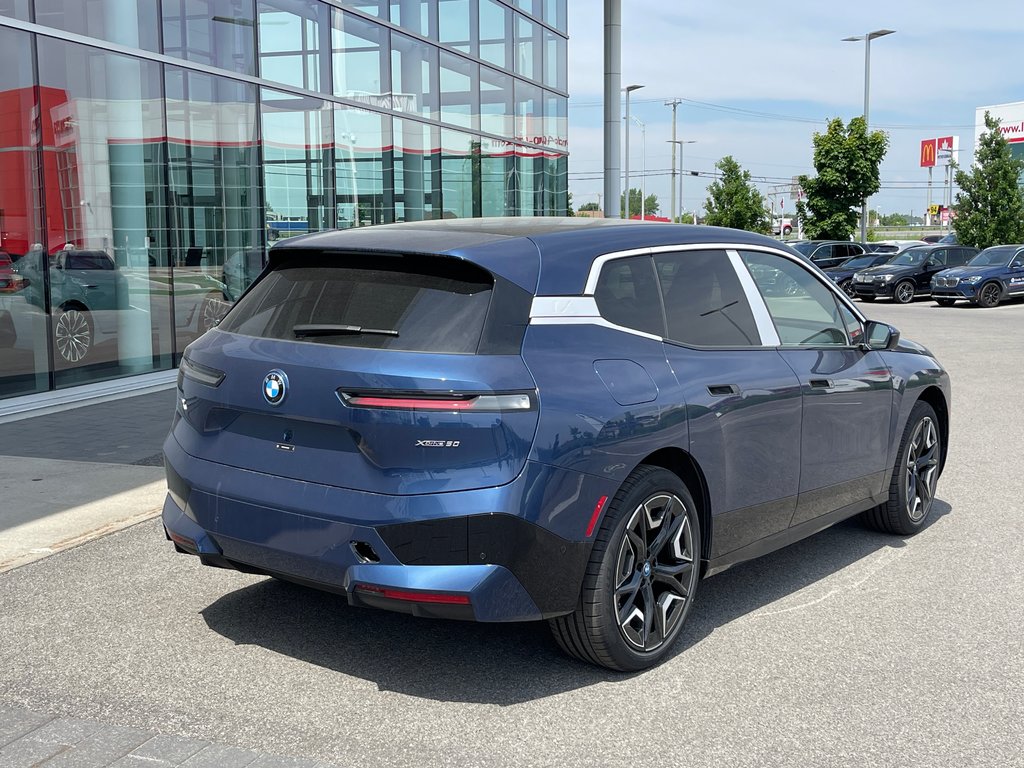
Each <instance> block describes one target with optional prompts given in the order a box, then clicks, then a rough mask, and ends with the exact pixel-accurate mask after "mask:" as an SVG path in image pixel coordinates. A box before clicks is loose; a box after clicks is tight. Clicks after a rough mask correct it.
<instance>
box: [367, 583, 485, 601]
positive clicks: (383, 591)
mask: <svg viewBox="0 0 1024 768" xmlns="http://www.w3.org/2000/svg"><path fill="white" fill-rule="evenodd" d="M355 590H356V592H367V593H369V594H371V595H375V596H377V597H385V598H387V599H388V600H404V601H406V602H410V603H436V604H440V605H469V597H468V596H467V595H453V594H450V593H446V592H408V591H406V590H404V589H391V588H389V587H378V586H376V585H374V584H356V586H355Z"/></svg>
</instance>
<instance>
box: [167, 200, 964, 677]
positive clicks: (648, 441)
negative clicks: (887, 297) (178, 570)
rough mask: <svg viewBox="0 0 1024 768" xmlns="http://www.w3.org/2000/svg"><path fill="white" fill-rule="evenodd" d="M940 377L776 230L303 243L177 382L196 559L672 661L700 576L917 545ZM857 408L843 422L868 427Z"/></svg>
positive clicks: (945, 422)
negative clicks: (864, 539) (875, 544)
mask: <svg viewBox="0 0 1024 768" xmlns="http://www.w3.org/2000/svg"><path fill="white" fill-rule="evenodd" d="M949 407H950V384H949V378H948V376H947V374H946V372H945V371H944V370H943V368H942V366H941V365H940V364H939V363H938V362H937V361H936V360H935V358H934V357H933V356H932V355H931V354H930V353H929V352H928V351H927V350H926V349H924V348H923V347H921V346H919V345H917V344H914V343H912V342H908V341H905V340H901V339H900V335H899V332H898V331H896V330H895V329H894V328H892V327H890V326H888V325H884V324H881V323H876V322H871V321H868V320H866V319H865V318H864V317H863V315H861V314H860V312H859V310H858V308H857V307H856V306H855V305H854V304H853V303H852V302H851V301H850V299H849V298H848V297H847V296H846V295H844V294H843V292H842V291H841V290H839V289H838V287H837V286H835V285H834V284H833V283H832V282H831V281H829V280H828V279H827V278H826V277H825V276H824V275H823V274H822V273H821V272H820V271H818V270H817V269H816V268H815V267H813V266H812V265H809V264H808V263H807V262H806V261H805V260H804V259H802V258H801V257H800V256H799V255H798V254H797V253H796V252H795V251H792V250H790V249H789V248H787V247H786V246H784V245H780V244H779V243H778V242H776V241H774V240H771V239H769V238H766V237H762V236H759V235H754V234H750V233H746V232H739V231H734V230H727V229H717V228H708V227H693V226H676V225H668V224H665V225H662V224H641V223H630V222H620V221H602V220H591V219H585V220H584V219H539V218H538V219H475V220H462V221H437V222H421V223H407V224H395V225H388V226H380V227H372V228H366V229H361V230H349V231H346V232H325V233H320V234H315V235H309V236H306V237H301V238H295V239H292V240H289V241H287V242H284V243H281V244H279V245H276V246H275V247H274V248H273V249H271V251H270V259H269V264H268V266H267V268H266V269H265V270H264V271H263V273H262V274H261V275H260V276H259V278H258V279H257V280H256V282H255V283H254V284H253V285H252V286H251V287H250V288H249V289H248V291H247V292H246V293H245V294H244V295H243V296H242V298H241V299H240V300H239V301H238V303H237V304H236V305H235V306H234V307H233V308H232V309H231V311H230V312H229V313H228V314H227V316H226V317H225V318H224V320H223V321H222V322H221V323H220V325H219V326H218V327H216V328H214V329H213V330H211V331H209V332H208V333H206V334H205V335H204V336H202V337H201V338H199V339H198V340H196V341H195V342H193V343H192V344H191V345H189V347H188V348H187V350H186V352H185V354H184V357H183V359H182V361H181V365H180V369H179V377H178V403H177V409H176V413H175V416H174V422H173V427H172V429H171V433H170V435H169V436H168V438H167V441H166V444H165V446H164V453H165V457H166V468H167V479H168V488H169V493H168V496H167V499H166V502H165V505H164V510H163V522H164V526H165V529H166V533H167V537H168V538H169V539H170V540H171V541H172V542H173V543H174V547H175V549H177V550H178V551H179V552H183V553H188V554H191V555H198V557H199V559H200V560H201V561H202V562H203V563H204V564H206V565H210V566H219V567H227V568H237V569H239V570H242V571H245V572H250V573H258V574H266V575H270V576H274V577H277V578H281V579H286V580H289V581H292V582H297V583H299V584H304V585H308V586H310V587H315V588H319V589H325V590H330V591H334V592H337V593H340V594H343V595H345V596H346V598H347V600H348V601H349V602H350V603H351V604H353V605H359V606H368V607H374V608H384V609H389V610H394V611H404V612H407V613H412V614H415V615H417V616H428V617H443V618H455V619H468V620H475V621H487V622H501V621H527V620H542V619H543V620H548V621H550V624H551V627H552V630H553V633H554V636H555V638H556V640H557V641H558V643H559V644H560V645H561V647H562V648H563V649H565V650H566V651H567V652H568V653H570V654H572V655H574V656H576V657H578V658H580V659H583V660H586V661H589V662H592V663H594V664H598V665H603V666H606V667H609V668H611V669H616V670H639V669H643V668H646V667H649V666H651V665H653V664H656V663H658V662H659V661H661V660H662V659H664V658H665V657H666V655H668V654H669V653H670V652H671V649H672V647H673V644H674V643H675V641H676V640H677V639H678V637H679V636H680V633H681V631H682V628H683V625H684V623H685V619H686V617H687V615H688V613H689V612H690V610H691V609H692V607H693V604H694V600H695V598H696V595H697V593H698V591H699V586H700V580H701V579H702V578H703V577H706V576H709V575H711V574H714V573H717V572H719V571H722V570H723V569H725V568H728V567H729V566H731V565H734V564H736V563H739V562H742V561H744V560H748V559H750V558H754V557H757V556H759V555H762V554H765V553H766V552H770V551H772V550H775V549H778V548H779V547H783V546H786V545H787V544H790V543H792V542H794V541H797V540H798V539H801V538H803V537H806V536H809V535H811V534H813V533H815V532H817V531H820V530H821V529H823V528H825V527H827V526H829V525H832V524H833V523H835V522H837V521H839V520H842V519H844V518H847V517H850V516H853V515H857V514H862V515H863V516H864V519H865V520H866V522H867V523H868V524H869V525H871V526H873V527H875V528H877V529H880V530H883V531H888V532H892V533H896V534H900V535H909V534H913V533H916V532H917V531H919V530H920V529H921V528H922V526H923V525H924V524H925V521H926V520H927V519H928V516H929V513H930V511H931V509H932V505H933V499H934V496H935V487H936V482H937V480H938V477H939V474H940V473H941V471H942V467H943V463H944V461H945V457H946V447H947V440H948V433H949ZM853 414H855V416H852V415H853Z"/></svg>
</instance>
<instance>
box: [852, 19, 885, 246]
mask: <svg viewBox="0 0 1024 768" xmlns="http://www.w3.org/2000/svg"><path fill="white" fill-rule="evenodd" d="M895 31H896V30H894V29H876V30H875V31H874V32H868V33H867V34H866V35H854V36H853V37H844V38H843V42H844V43H859V42H860V41H861V40H863V41H864V131H865V133H867V132H868V126H869V125H870V122H869V120H868V106H869V101H870V95H871V41H872V40H874V39H875V38H876V37H885V36H886V35H891V34H892V33H893V32H895ZM867 239H868V201H867V198H864V199H863V200H861V201H860V241H861V242H862V243H863V242H866V241H867Z"/></svg>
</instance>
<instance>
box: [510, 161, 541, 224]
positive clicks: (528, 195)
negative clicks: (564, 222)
mask: <svg viewBox="0 0 1024 768" xmlns="http://www.w3.org/2000/svg"><path fill="white" fill-rule="evenodd" d="M544 170H545V169H544V155H543V153H542V152H540V151H539V150H533V149H529V148H526V147H517V148H516V180H515V181H516V186H517V190H516V191H517V193H518V203H519V206H518V209H517V211H516V215H517V216H543V215H544V211H545V209H544V181H545V179H544V176H545V174H544Z"/></svg>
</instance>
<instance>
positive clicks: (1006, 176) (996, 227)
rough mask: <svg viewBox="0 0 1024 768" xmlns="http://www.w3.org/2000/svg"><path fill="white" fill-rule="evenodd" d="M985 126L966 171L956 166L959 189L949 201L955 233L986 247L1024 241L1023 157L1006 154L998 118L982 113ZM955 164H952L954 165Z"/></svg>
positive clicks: (964, 242)
mask: <svg viewBox="0 0 1024 768" xmlns="http://www.w3.org/2000/svg"><path fill="white" fill-rule="evenodd" d="M985 128H986V129H987V130H986V131H985V132H984V133H983V134H981V137H980V138H979V139H978V149H977V151H976V152H975V153H974V160H975V165H974V167H973V168H971V170H970V171H963V170H961V169H959V168H956V184H957V186H958V187H960V191H959V192H958V193H957V195H956V202H955V203H954V204H953V212H954V214H955V215H956V236H957V239H958V240H959V241H960V242H961V243H962V244H964V245H973V246H974V247H975V248H988V247H989V246H990V245H998V244H999V243H1019V242H1022V241H1024V189H1022V188H1021V186H1020V180H1021V173H1022V172H1024V160H1021V159H1018V158H1014V157H1013V156H1012V155H1011V154H1010V145H1009V144H1008V143H1007V141H1006V137H1004V136H1003V132H1002V131H1000V130H999V120H997V119H996V118H993V117H992V116H991V115H989V113H988V112H986V113H985ZM955 167H956V166H954V168H955Z"/></svg>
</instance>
